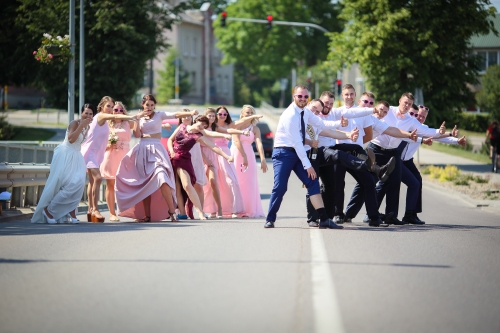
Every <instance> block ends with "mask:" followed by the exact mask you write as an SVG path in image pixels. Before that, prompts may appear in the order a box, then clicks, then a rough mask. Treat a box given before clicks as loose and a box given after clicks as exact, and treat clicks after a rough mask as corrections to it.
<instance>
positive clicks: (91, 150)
mask: <svg viewBox="0 0 500 333" xmlns="http://www.w3.org/2000/svg"><path fill="white" fill-rule="evenodd" d="M98 115H99V114H97V115H96V116H95V117H94V119H93V120H92V122H91V123H90V126H89V133H88V134H87V140H86V141H85V142H84V143H83V144H82V149H81V152H82V155H83V159H84V160H85V164H86V165H87V169H99V167H100V165H101V163H102V160H103V159H104V153H105V152H106V146H107V145H108V136H109V127H108V122H105V123H104V125H102V126H99V124H97V118H98Z"/></svg>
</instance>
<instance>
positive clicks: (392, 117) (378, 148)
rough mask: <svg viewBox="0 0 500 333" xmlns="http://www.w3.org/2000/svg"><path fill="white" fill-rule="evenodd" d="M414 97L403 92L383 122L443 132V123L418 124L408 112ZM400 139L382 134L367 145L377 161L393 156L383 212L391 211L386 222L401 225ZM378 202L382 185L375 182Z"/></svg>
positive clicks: (424, 131) (431, 133)
mask: <svg viewBox="0 0 500 333" xmlns="http://www.w3.org/2000/svg"><path fill="white" fill-rule="evenodd" d="M414 100H415V98H414V97H413V94H412V93H409V92H407V93H404V94H402V95H401V98H400V99H399V105H398V106H391V107H390V108H389V111H388V113H387V116H385V118H384V122H385V123H387V124H388V125H390V126H393V127H397V128H399V129H401V130H404V131H408V132H410V131H413V130H416V131H417V134H418V135H419V136H425V137H432V136H435V135H439V134H444V133H445V132H446V128H445V126H444V122H443V125H441V127H440V128H439V129H430V128H427V127H425V126H423V125H422V124H420V123H419V122H418V121H417V120H416V119H415V118H414V117H411V116H410V115H409V114H408V111H409V110H410V108H411V106H412V104H413V101H414ZM401 142H402V139H400V138H394V137H391V136H389V135H387V134H382V135H380V136H378V137H376V138H375V139H373V140H372V141H371V142H370V143H369V144H368V147H369V148H371V149H373V151H374V153H375V155H376V157H377V162H379V163H386V162H387V161H388V160H389V159H391V158H395V160H396V165H395V168H394V171H393V172H392V173H391V175H390V176H389V178H388V180H387V197H386V208H385V214H389V213H392V214H393V216H392V217H391V218H390V219H386V221H385V222H386V223H388V224H397V225H401V224H403V222H401V221H400V220H398V219H397V216H398V209H399V192H400V188H401V172H402V171H401V165H402V163H401V151H400V150H398V146H399V145H400V144H401ZM376 190H377V195H378V202H381V200H382V199H381V194H382V185H381V183H380V182H379V184H377V189H376Z"/></svg>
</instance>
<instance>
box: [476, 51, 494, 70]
mask: <svg viewBox="0 0 500 333" xmlns="http://www.w3.org/2000/svg"><path fill="white" fill-rule="evenodd" d="M476 54H477V55H478V56H479V57H480V61H479V72H480V73H484V72H486V70H487V69H488V67H490V66H494V65H498V63H499V60H498V55H499V52H498V51H489V52H486V51H479V52H476Z"/></svg>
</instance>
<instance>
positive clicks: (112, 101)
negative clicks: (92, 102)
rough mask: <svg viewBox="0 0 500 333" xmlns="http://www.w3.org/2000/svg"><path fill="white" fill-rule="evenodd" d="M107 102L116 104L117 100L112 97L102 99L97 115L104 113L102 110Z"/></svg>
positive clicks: (98, 105)
mask: <svg viewBox="0 0 500 333" xmlns="http://www.w3.org/2000/svg"><path fill="white" fill-rule="evenodd" d="M106 102H111V103H113V104H115V100H114V99H113V98H112V97H109V96H104V97H103V98H101V101H100V102H99V104H97V113H99V112H101V111H102V109H103V108H104V104H106Z"/></svg>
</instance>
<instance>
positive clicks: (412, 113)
mask: <svg viewBox="0 0 500 333" xmlns="http://www.w3.org/2000/svg"><path fill="white" fill-rule="evenodd" d="M408 113H409V114H410V116H412V117H415V118H417V117H418V113H416V112H413V111H410V112H408Z"/></svg>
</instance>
